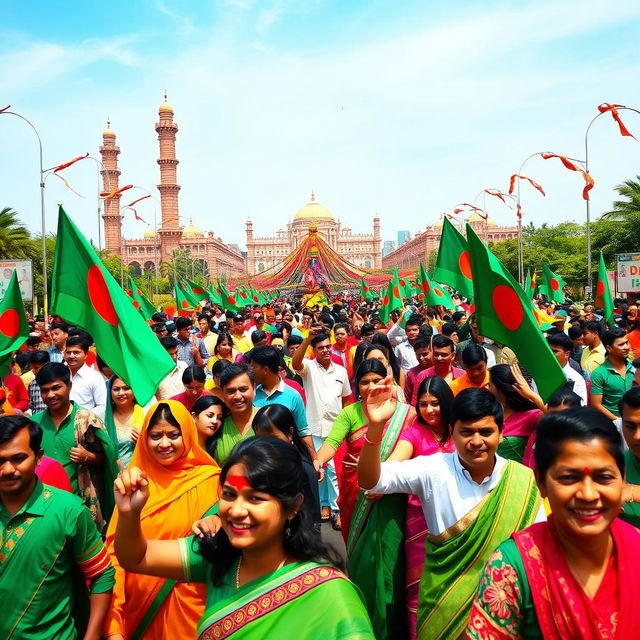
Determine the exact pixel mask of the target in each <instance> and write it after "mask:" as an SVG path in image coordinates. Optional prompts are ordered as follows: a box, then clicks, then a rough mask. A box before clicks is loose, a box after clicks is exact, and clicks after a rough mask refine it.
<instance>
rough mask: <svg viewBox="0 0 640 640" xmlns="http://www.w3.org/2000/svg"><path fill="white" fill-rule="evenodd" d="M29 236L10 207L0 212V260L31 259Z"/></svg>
mask: <svg viewBox="0 0 640 640" xmlns="http://www.w3.org/2000/svg"><path fill="white" fill-rule="evenodd" d="M30 240H31V236H30V234H29V230H28V229H27V227H25V226H24V225H23V224H22V222H20V218H19V217H18V213H17V212H16V211H14V210H13V209H12V208H11V207H5V208H4V209H2V210H1V211H0V258H1V259H4V260H12V259H16V258H33V253H32V248H33V247H32V245H31V242H30Z"/></svg>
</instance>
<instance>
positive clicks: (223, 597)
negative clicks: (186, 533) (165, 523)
mask: <svg viewBox="0 0 640 640" xmlns="http://www.w3.org/2000/svg"><path fill="white" fill-rule="evenodd" d="M220 482H221V486H222V490H221V495H220V502H219V516H220V520H221V523H222V528H221V529H220V530H219V531H218V532H217V533H216V535H215V536H214V537H211V536H209V535H207V536H204V538H202V539H198V538H182V539H180V540H172V541H167V540H163V541H160V540H146V539H145V537H144V535H143V533H142V530H141V528H140V511H141V510H142V508H143V507H144V505H145V504H146V502H147V500H148V498H149V488H148V485H147V481H146V478H145V474H144V472H143V471H141V470H140V469H136V468H131V469H127V470H124V471H123V472H122V473H121V474H120V476H119V478H118V479H117V480H116V483H115V495H116V502H117V506H118V511H119V519H118V526H117V530H116V539H115V549H116V554H117V556H118V559H119V561H120V563H121V564H122V566H124V567H125V568H126V569H127V570H129V571H133V572H136V573H143V574H148V575H156V576H161V577H165V578H167V579H173V580H183V581H187V582H201V583H206V585H207V597H206V610H205V613H204V616H203V617H202V619H201V621H200V624H199V626H198V638H199V639H200V640H205V639H209V638H216V639H218V640H227V639H230V640H236V639H237V640H239V639H240V638H242V640H262V639H263V638H287V637H292V636H295V637H296V638H297V639H299V640H305V639H306V640H311V639H315V638H326V639H335V640H351V639H353V640H356V639H358V640H373V639H374V635H373V632H372V630H371V623H370V622H369V619H368V617H367V613H366V611H365V608H364V605H363V604H362V601H361V598H360V596H359V594H358V591H357V589H356V588H355V587H354V586H353V584H352V583H351V582H349V580H348V579H347V578H346V576H345V575H344V573H342V571H340V569H339V567H340V566H341V564H342V560H341V558H340V557H339V556H338V555H337V554H336V553H335V551H333V550H332V549H329V548H327V547H326V546H324V545H323V544H322V543H321V542H320V540H319V539H318V536H317V535H316V534H315V533H314V531H313V527H312V524H311V520H310V516H309V513H308V511H307V509H306V508H305V507H304V504H303V502H304V498H303V494H302V492H303V486H304V471H303V468H302V463H301V460H300V454H299V453H298V452H297V451H296V450H295V448H294V447H291V446H290V445H288V444H286V443H284V442H281V441H280V440H278V439H276V438H272V437H254V438H249V439H247V440H245V441H243V442H241V443H240V444H239V445H238V446H237V447H235V448H234V450H233V451H232V453H231V455H230V456H229V458H228V460H227V463H226V464H225V466H224V468H223V469H222V473H221V476H220Z"/></svg>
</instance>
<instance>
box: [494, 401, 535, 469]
mask: <svg viewBox="0 0 640 640" xmlns="http://www.w3.org/2000/svg"><path fill="white" fill-rule="evenodd" d="M541 417H542V411H540V409H529V410H528V411H516V412H515V413H512V414H511V415H510V416H509V417H508V418H505V419H504V426H503V427H502V435H503V440H502V442H501V443H500V446H499V447H498V451H497V453H498V455H501V456H502V457H503V458H507V460H514V461H515V462H523V458H524V456H525V450H526V449H527V448H528V447H527V443H528V442H529V439H533V437H534V436H535V431H536V426H537V424H538V420H540V418H541ZM529 449H530V448H529ZM527 462H530V458H529V457H528V458H527ZM527 466H529V465H527Z"/></svg>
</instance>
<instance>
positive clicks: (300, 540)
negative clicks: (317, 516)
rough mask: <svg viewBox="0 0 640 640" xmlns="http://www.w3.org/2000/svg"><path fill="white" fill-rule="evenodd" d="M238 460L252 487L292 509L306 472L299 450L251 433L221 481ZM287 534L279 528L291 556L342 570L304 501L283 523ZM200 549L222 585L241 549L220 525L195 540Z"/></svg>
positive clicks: (233, 454)
mask: <svg viewBox="0 0 640 640" xmlns="http://www.w3.org/2000/svg"><path fill="white" fill-rule="evenodd" d="M237 464H242V465H244V467H245V468H246V473H247V480H248V481H249V484H250V485H251V487H252V488H253V489H255V490H256V491H262V492H264V493H267V494H269V495H271V496H273V497H274V498H275V499H276V500H278V502H280V504H281V505H282V509H283V511H292V510H294V509H295V508H296V506H297V505H298V504H299V501H300V498H301V496H303V495H304V487H305V478H306V474H305V471H304V468H303V466H302V459H301V458H300V454H299V453H298V451H297V450H296V449H295V447H292V446H291V445H289V444H287V443H286V442H283V441H282V440H279V439H278V438H274V437H272V436H255V437H253V438H247V439H246V440H243V441H242V442H240V443H238V444H237V445H236V446H235V447H234V449H233V451H231V455H230V456H229V459H228V460H227V462H226V464H225V465H224V467H223V468H222V471H221V473H220V485H221V486H222V485H224V482H225V480H226V477H227V474H228V473H229V469H231V468H232V467H233V466H234V465H237ZM287 527H288V528H289V529H290V534H289V535H286V534H285V532H284V530H283V532H282V542H283V545H284V550H285V553H286V554H287V556H288V557H289V558H292V559H295V560H314V561H319V562H323V561H324V562H327V563H329V564H331V565H334V566H336V567H337V568H338V569H341V570H344V561H343V559H342V557H341V556H340V554H338V553H337V552H336V551H335V549H333V547H331V546H329V545H326V544H325V543H323V542H322V541H321V539H320V537H319V536H318V535H317V533H316V532H315V530H314V528H313V523H312V521H311V514H310V512H309V509H308V507H307V508H305V507H304V505H303V506H302V508H301V509H300V510H299V511H298V512H297V514H296V515H295V516H294V517H293V518H292V519H291V520H290V521H289V522H288V523H287ZM199 546H200V553H201V554H202V556H203V557H204V559H205V560H207V561H208V562H209V563H211V565H212V567H211V571H212V577H213V584H214V585H216V586H222V584H223V580H224V576H225V575H226V574H227V572H228V571H229V569H230V568H231V567H232V566H233V565H234V564H235V562H236V561H237V560H238V558H239V556H240V554H241V552H240V550H239V549H237V548H236V547H234V546H233V545H232V544H231V542H229V538H228V537H227V534H226V532H225V531H224V528H221V529H220V530H219V531H218V532H217V533H216V535H215V536H213V537H212V536H210V535H206V536H205V537H204V538H202V539H200V540H199Z"/></svg>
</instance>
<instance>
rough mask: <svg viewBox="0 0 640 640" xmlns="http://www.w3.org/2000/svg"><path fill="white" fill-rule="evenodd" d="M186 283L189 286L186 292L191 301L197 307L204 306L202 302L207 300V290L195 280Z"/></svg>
mask: <svg viewBox="0 0 640 640" xmlns="http://www.w3.org/2000/svg"><path fill="white" fill-rule="evenodd" d="M184 282H185V284H186V285H187V286H186V287H185V290H186V292H187V294H188V296H189V298H190V299H191V301H192V302H194V303H195V306H196V307H200V306H202V305H201V303H202V301H203V300H206V299H207V291H206V289H205V288H204V287H203V286H201V285H199V284H198V283H197V282H194V281H193V280H185V281H184Z"/></svg>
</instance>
